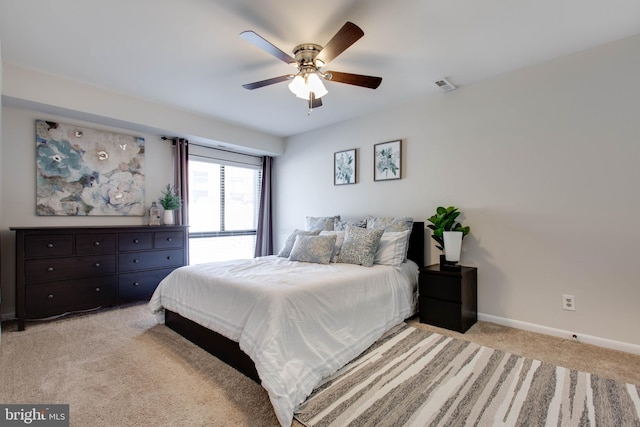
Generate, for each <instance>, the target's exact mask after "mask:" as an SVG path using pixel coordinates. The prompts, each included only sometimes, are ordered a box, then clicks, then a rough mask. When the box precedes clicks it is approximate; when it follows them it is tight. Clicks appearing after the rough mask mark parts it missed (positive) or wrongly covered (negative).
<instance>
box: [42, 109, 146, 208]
mask: <svg viewBox="0 0 640 427" xmlns="http://www.w3.org/2000/svg"><path fill="white" fill-rule="evenodd" d="M36 163H37V178H36V182H37V184H36V186H37V189H36V190H37V194H36V214H37V215H43V216H49V215H65V216H120V215H128V216H143V215H144V214H145V206H144V138H140V137H135V136H130V135H121V134H116V133H111V132H106V131H100V130H95V129H87V128H82V127H78V126H73V125H67V124H62V123H56V122H51V121H45V120H36Z"/></svg>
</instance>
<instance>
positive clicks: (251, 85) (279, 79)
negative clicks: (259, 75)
mask: <svg viewBox="0 0 640 427" xmlns="http://www.w3.org/2000/svg"><path fill="white" fill-rule="evenodd" d="M291 77H293V76H292V75H291V74H287V75H286V76H280V77H274V78H271V79H267V80H260V81H259V82H253V83H247V84H244V85H242V87H243V88H245V89H249V90H253V89H258V88H260V87H264V86H269V85H272V84H275V83H280V82H286V81H287V80H289V79H290V78H291Z"/></svg>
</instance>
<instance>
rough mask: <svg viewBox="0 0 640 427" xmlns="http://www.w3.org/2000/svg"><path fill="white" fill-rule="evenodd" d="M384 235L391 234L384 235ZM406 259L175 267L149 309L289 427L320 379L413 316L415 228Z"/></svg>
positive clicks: (417, 261)
mask: <svg viewBox="0 0 640 427" xmlns="http://www.w3.org/2000/svg"><path fill="white" fill-rule="evenodd" d="M390 234H392V233H390ZM408 242H409V243H408V250H407V251H406V258H407V259H406V261H405V262H403V263H401V264H394V265H378V264H376V265H373V266H372V267H363V266H361V265H354V264H349V263H334V262H331V263H329V264H319V263H312V262H298V261H292V260H290V259H288V258H285V257H278V256H275V255H273V256H269V257H260V258H254V259H252V260H237V261H229V262H223V263H209V264H200V265H193V266H187V267H182V268H180V269H177V270H175V271H174V272H173V273H171V274H170V275H169V276H167V278H165V279H164V280H163V281H162V282H161V283H160V285H159V286H158V288H157V289H156V291H155V293H154V295H153V296H152V298H151V301H150V302H149V307H150V309H151V310H152V312H154V313H156V314H157V315H158V320H159V321H160V322H162V321H164V323H165V324H166V326H168V327H169V328H171V329H173V330H175V331H176V332H178V333H179V334H180V335H182V336H184V337H185V338H187V339H189V340H190V341H192V342H194V343H195V344H197V345H199V346H200V347H202V348H203V349H205V350H206V351H208V352H210V353H211V354H213V355H215V356H216V357H218V358H219V359H221V360H222V361H224V362H225V363H227V364H229V365H231V366H233V367H234V368H236V369H238V370H239V371H240V372H242V373H244V374H245V375H247V376H248V377H250V378H252V379H254V380H255V381H257V382H259V383H260V384H262V386H263V387H264V388H265V390H266V391H267V392H268V394H269V398H270V400H271V403H272V405H273V408H274V411H275V413H276V416H277V417H278V420H279V422H280V423H281V424H282V425H283V426H290V425H291V422H292V419H293V415H294V411H295V409H296V407H297V406H298V405H299V404H300V403H302V402H303V401H304V400H305V399H306V397H307V396H308V395H309V394H310V393H311V392H312V391H313V389H314V388H315V387H317V386H318V385H319V384H320V383H321V382H322V380H323V379H324V378H326V377H328V376H330V375H332V374H333V373H335V372H336V371H337V370H338V369H340V368H341V367H342V366H344V365H345V364H346V363H348V362H349V361H350V360H352V359H353V358H355V357H356V356H358V355H359V354H360V353H362V352H363V351H364V350H366V349H367V348H368V347H369V346H370V345H371V344H373V343H374V342H375V341H376V340H377V339H378V338H379V337H380V336H382V334H384V332H386V331H387V330H388V329H390V328H392V327H393V326H395V325H397V324H399V323H401V322H402V321H404V320H405V319H406V318H408V317H411V316H412V315H413V314H415V312H416V301H417V291H416V289H417V280H418V268H419V267H421V266H422V265H423V261H424V222H413V224H412V229H411V231H410V235H409V240H408Z"/></svg>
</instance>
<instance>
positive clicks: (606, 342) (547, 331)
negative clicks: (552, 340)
mask: <svg viewBox="0 0 640 427" xmlns="http://www.w3.org/2000/svg"><path fill="white" fill-rule="evenodd" d="M478 320H482V321H484V322H491V323H497V324H498V325H503V326H509V327H512V328H517V329H523V330H525V331H530V332H537V333H539V334H544V335H551V336H554V337H560V338H566V339H574V338H573V334H574V333H575V332H571V331H566V330H563V329H557V328H551V327H549V326H543V325H537V324H535V323H529V322H523V321H520V320H513V319H507V318H505V317H498V316H492V315H490V314H483V313H478ZM578 341H580V342H582V343H585V344H591V345H596V346H598V347H604V348H609V349H612V350H618V351H624V352H626V353H632V354H638V355H640V345H637V344H630V343H626V342H622V341H614V340H610V339H607V338H602V337H594V336H592V335H586V334H578Z"/></svg>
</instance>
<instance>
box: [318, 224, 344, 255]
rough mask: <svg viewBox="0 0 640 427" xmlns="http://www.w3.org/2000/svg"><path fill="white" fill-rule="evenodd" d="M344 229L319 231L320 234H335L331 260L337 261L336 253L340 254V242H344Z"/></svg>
mask: <svg viewBox="0 0 640 427" xmlns="http://www.w3.org/2000/svg"><path fill="white" fill-rule="evenodd" d="M344 233H345V232H344V231H335V230H333V231H326V230H323V231H321V232H320V235H321V236H331V235H333V236H336V247H335V248H334V249H333V255H332V256H331V262H337V261H338V255H340V249H341V248H342V243H343V242H344Z"/></svg>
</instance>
